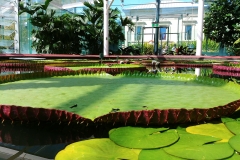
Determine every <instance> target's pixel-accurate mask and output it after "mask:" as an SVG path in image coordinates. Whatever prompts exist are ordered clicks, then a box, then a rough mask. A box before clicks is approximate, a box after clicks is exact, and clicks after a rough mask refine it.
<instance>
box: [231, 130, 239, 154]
mask: <svg viewBox="0 0 240 160" xmlns="http://www.w3.org/2000/svg"><path fill="white" fill-rule="evenodd" d="M228 143H229V144H230V146H231V147H232V148H233V149H235V150H236V151H238V152H240V134H238V135H236V136H233V137H232V138H230V139H229V142H228Z"/></svg>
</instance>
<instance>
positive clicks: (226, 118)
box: [221, 117, 236, 123]
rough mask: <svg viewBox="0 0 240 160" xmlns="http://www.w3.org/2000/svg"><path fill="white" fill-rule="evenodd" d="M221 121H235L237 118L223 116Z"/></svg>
mask: <svg viewBox="0 0 240 160" xmlns="http://www.w3.org/2000/svg"><path fill="white" fill-rule="evenodd" d="M221 121H222V122H223V123H227V122H233V121H236V120H235V119H233V118H229V117H222V118H221Z"/></svg>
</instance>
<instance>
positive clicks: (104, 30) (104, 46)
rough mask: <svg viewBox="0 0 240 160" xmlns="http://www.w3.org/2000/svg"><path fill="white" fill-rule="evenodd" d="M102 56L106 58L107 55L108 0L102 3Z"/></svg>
mask: <svg viewBox="0 0 240 160" xmlns="http://www.w3.org/2000/svg"><path fill="white" fill-rule="evenodd" d="M103 14H104V15H103V55H104V56H108V54H109V35H108V34H109V30H108V26H109V10H108V0H104V3H103Z"/></svg>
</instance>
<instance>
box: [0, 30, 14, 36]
mask: <svg viewBox="0 0 240 160" xmlns="http://www.w3.org/2000/svg"><path fill="white" fill-rule="evenodd" d="M13 32H15V31H14V30H4V29H0V35H4V36H10V35H11V34H13Z"/></svg>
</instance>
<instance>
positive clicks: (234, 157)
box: [227, 153, 240, 160]
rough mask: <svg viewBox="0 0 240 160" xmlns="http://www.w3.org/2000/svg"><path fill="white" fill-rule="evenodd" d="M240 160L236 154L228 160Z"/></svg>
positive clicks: (239, 156)
mask: <svg viewBox="0 0 240 160" xmlns="http://www.w3.org/2000/svg"><path fill="white" fill-rule="evenodd" d="M239 159H240V155H239V154H237V153H235V154H234V155H233V156H232V157H229V158H228V159H227V160H239Z"/></svg>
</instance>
